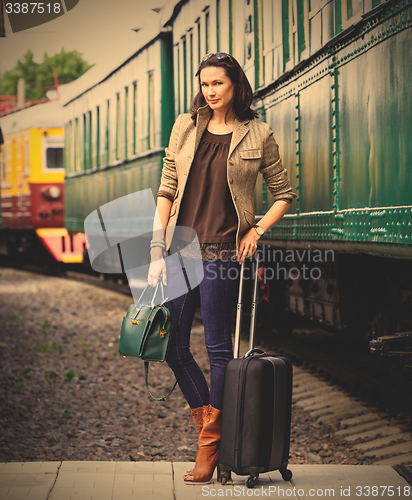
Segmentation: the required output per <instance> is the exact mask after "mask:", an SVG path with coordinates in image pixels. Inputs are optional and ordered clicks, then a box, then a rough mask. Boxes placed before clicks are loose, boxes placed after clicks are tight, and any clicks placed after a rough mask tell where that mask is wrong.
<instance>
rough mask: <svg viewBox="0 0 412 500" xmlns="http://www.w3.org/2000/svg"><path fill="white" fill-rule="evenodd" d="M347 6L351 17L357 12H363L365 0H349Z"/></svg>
mask: <svg viewBox="0 0 412 500" xmlns="http://www.w3.org/2000/svg"><path fill="white" fill-rule="evenodd" d="M346 7H347V14H348V19H350V18H351V17H353V16H354V15H355V14H358V12H362V13H363V0H347V4H346Z"/></svg>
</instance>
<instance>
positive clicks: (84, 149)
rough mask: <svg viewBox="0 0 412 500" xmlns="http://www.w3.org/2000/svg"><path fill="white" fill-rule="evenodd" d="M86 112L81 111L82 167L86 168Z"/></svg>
mask: <svg viewBox="0 0 412 500" xmlns="http://www.w3.org/2000/svg"><path fill="white" fill-rule="evenodd" d="M86 120H87V118H86V113H83V168H82V170H87V124H86Z"/></svg>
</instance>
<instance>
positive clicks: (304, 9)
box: [295, 0, 309, 63]
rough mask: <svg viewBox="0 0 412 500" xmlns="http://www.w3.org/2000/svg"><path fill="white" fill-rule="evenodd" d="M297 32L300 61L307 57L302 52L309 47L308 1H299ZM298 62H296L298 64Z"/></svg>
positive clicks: (297, 5)
mask: <svg viewBox="0 0 412 500" xmlns="http://www.w3.org/2000/svg"><path fill="white" fill-rule="evenodd" d="M296 7H297V31H298V54H299V61H300V60H301V59H302V58H304V57H305V55H303V54H302V52H303V51H304V50H305V49H306V48H307V47H308V43H307V36H308V31H309V26H308V21H309V11H308V0H297V4H296ZM296 62H297V61H295V63H296Z"/></svg>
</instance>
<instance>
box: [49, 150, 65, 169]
mask: <svg viewBox="0 0 412 500" xmlns="http://www.w3.org/2000/svg"><path fill="white" fill-rule="evenodd" d="M46 167H47V169H52V170H55V169H56V168H63V148H47V149H46Z"/></svg>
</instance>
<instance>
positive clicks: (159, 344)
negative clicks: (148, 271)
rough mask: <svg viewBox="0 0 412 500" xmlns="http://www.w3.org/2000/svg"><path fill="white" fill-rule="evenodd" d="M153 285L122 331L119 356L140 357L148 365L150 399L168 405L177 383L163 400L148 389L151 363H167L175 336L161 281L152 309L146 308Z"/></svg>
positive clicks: (135, 307)
mask: <svg viewBox="0 0 412 500" xmlns="http://www.w3.org/2000/svg"><path fill="white" fill-rule="evenodd" d="M159 286H160V290H161V293H162V302H161V303H160V304H159V305H155V304H154V300H155V297H156V295H157V292H158V289H159ZM148 288H149V285H147V286H146V288H145V289H144V290H143V292H142V294H141V295H140V297H139V299H138V301H137V303H136V304H132V305H131V306H130V307H129V309H128V310H127V313H126V316H125V317H124V318H123V322H122V329H121V331H120V342H119V354H121V355H122V356H123V357H129V356H131V357H136V358H140V359H142V360H143V361H144V362H145V382H146V387H147V390H148V392H149V394H150V396H151V397H152V398H154V399H156V400H157V401H164V399H165V398H167V397H168V396H169V395H170V394H171V393H172V392H173V390H174V388H175V387H176V384H177V381H176V383H175V385H174V386H173V388H172V390H171V391H170V392H169V394H167V395H166V396H164V397H162V398H156V397H154V396H153V395H152V393H151V392H150V390H149V385H148V374H149V361H158V362H161V363H162V362H163V361H165V359H166V356H167V352H168V350H169V344H170V340H171V333H172V322H171V318H170V311H169V309H167V307H165V305H164V303H165V302H166V301H167V300H168V299H165V298H164V288H163V283H162V281H158V283H157V286H156V289H155V291H154V294H153V297H152V300H151V301H150V303H149V305H142V299H143V295H144V294H145V292H146V290H147V289H148Z"/></svg>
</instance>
